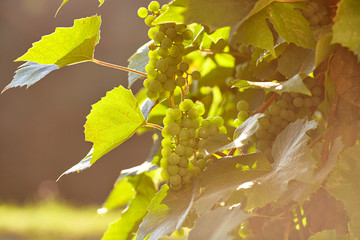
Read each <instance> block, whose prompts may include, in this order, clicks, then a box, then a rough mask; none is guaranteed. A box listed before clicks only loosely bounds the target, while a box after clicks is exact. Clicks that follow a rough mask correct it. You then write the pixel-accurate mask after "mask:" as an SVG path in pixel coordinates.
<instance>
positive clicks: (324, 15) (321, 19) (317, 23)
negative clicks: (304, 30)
mask: <svg viewBox="0 0 360 240" xmlns="http://www.w3.org/2000/svg"><path fill="white" fill-rule="evenodd" d="M301 12H302V14H303V15H304V17H305V18H306V19H307V20H308V21H309V22H310V27H311V28H312V29H315V28H317V27H321V26H324V25H327V24H329V23H330V17H329V13H328V11H327V9H326V7H324V6H323V5H322V4H320V3H318V2H315V1H310V2H309V3H308V4H307V5H306V8H305V9H302V10H301Z"/></svg>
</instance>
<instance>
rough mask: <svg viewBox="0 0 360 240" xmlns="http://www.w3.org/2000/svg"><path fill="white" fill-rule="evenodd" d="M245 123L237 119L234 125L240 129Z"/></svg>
mask: <svg viewBox="0 0 360 240" xmlns="http://www.w3.org/2000/svg"><path fill="white" fill-rule="evenodd" d="M242 123H243V121H241V120H240V119H235V121H234V125H235V127H236V128H238V127H240V125H241V124H242Z"/></svg>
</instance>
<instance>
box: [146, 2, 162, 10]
mask: <svg viewBox="0 0 360 240" xmlns="http://www.w3.org/2000/svg"><path fill="white" fill-rule="evenodd" d="M148 9H149V11H151V12H157V11H158V10H159V9H160V4H159V3H158V2H157V1H151V2H150V3H149V6H148Z"/></svg>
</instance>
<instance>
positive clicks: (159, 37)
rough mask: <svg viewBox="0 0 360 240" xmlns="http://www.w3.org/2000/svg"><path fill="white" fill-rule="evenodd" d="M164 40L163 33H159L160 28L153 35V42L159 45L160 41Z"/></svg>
mask: <svg viewBox="0 0 360 240" xmlns="http://www.w3.org/2000/svg"><path fill="white" fill-rule="evenodd" d="M164 38H165V33H163V32H161V31H160V28H159V31H158V32H156V33H155V35H154V41H155V42H157V43H161V41H162V40H163V39H164Z"/></svg>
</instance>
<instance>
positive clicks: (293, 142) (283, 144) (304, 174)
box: [244, 119, 317, 210]
mask: <svg viewBox="0 0 360 240" xmlns="http://www.w3.org/2000/svg"><path fill="white" fill-rule="evenodd" d="M316 126H317V124H316V122H315V121H310V122H309V121H307V120H304V119H298V120H297V121H295V122H293V123H290V124H289V125H288V127H287V128H286V129H285V130H284V131H283V132H281V133H280V134H279V135H278V136H277V138H276V140H275V141H274V144H273V146H272V156H273V158H274V163H273V168H274V171H272V172H270V173H269V174H267V175H265V176H262V177H260V178H258V179H256V180H254V181H253V182H252V185H251V187H250V188H248V189H244V192H245V195H246V196H247V197H248V199H247V204H246V209H247V210H249V209H252V208H257V207H263V206H265V205H266V204H268V203H270V202H274V201H276V200H278V199H279V198H280V196H281V195H282V194H283V193H284V192H285V191H286V190H287V188H288V183H289V182H290V181H291V180H297V181H301V182H310V181H311V180H312V176H313V173H314V170H315V159H314V158H313V157H312V156H311V152H310V149H309V148H308V147H307V142H308V140H309V137H308V136H307V135H306V132H307V131H309V130H311V129H314V128H316ZM259 196H261V197H259Z"/></svg>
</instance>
